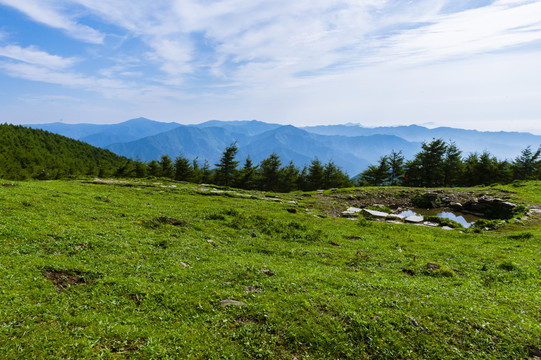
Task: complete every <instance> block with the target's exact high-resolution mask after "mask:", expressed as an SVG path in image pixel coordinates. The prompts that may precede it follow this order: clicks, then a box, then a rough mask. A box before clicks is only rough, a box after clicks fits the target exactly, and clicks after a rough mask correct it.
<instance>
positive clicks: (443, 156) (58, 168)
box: [0, 124, 541, 192]
mask: <svg viewBox="0 0 541 360" xmlns="http://www.w3.org/2000/svg"><path fill="white" fill-rule="evenodd" d="M237 152H238V147H237V144H236V143H233V144H231V145H229V146H227V147H226V148H225V150H224V151H223V153H222V156H221V158H220V161H219V162H218V163H217V164H213V166H212V167H211V164H209V163H208V161H204V162H202V163H201V162H200V161H198V159H197V158H196V159H194V160H189V159H187V158H186V157H184V156H182V154H179V155H178V156H177V157H176V158H175V159H171V158H170V157H169V156H168V155H162V156H161V158H160V160H152V161H150V162H144V161H140V160H132V159H128V158H125V157H122V156H118V155H116V154H114V153H112V152H111V151H109V150H104V149H100V148H97V147H94V146H91V145H89V144H86V143H84V142H81V141H77V140H73V139H70V138H67V137H65V136H61V135H57V134H53V133H50V132H48V131H44V130H38V129H31V128H27V127H24V126H20V125H10V124H0V178H5V179H14V180H24V179H28V178H32V179H61V178H66V177H81V176H98V177H127V178H146V177H163V178H168V179H172V180H178V181H189V182H193V183H212V184H216V185H222V186H230V187H236V188H242V189H248V190H263V191H275V192H289V191H294V190H302V191H313V190H318V189H329V188H341V187H350V186H366V185H371V186H387V185H401V186H418V187H454V186H474V185H490V184H493V183H509V182H512V181H514V180H530V179H541V147H540V148H539V149H538V150H537V151H533V150H532V149H531V147H527V148H525V149H524V150H523V151H522V152H521V154H520V155H519V156H517V157H516V158H515V159H514V160H513V161H507V160H503V161H502V160H498V159H497V158H496V157H494V156H492V155H491V154H490V153H488V152H486V151H485V152H483V153H481V154H478V153H473V154H469V155H467V156H463V154H462V151H461V150H459V149H458V148H457V146H456V145H455V144H454V143H453V142H445V141H443V140H442V139H434V140H432V141H431V142H428V143H427V142H425V143H423V144H422V146H421V151H420V152H418V153H417V154H416V155H415V156H414V158H413V159H412V160H406V159H405V158H404V156H403V155H402V152H401V151H399V152H396V151H392V152H391V154H389V155H386V156H382V157H381V158H380V159H379V161H378V162H377V163H376V164H373V165H370V166H369V167H368V168H367V169H366V170H365V171H363V172H362V173H361V174H359V175H358V176H357V177H355V178H354V179H351V178H350V177H349V176H348V174H346V173H345V172H344V171H342V170H341V168H340V167H338V166H337V165H336V164H335V163H334V162H332V161H329V162H327V163H325V164H324V163H322V162H321V161H319V160H318V159H317V158H315V159H313V160H312V161H311V162H310V164H309V165H306V166H304V167H302V168H299V167H297V166H296V165H295V164H294V163H293V162H289V163H287V164H283V163H282V161H281V160H280V157H279V156H278V155H277V154H275V153H273V154H270V155H269V156H268V157H267V158H266V159H264V160H262V161H261V162H260V163H259V164H254V162H253V161H252V160H251V159H250V157H248V158H246V159H245V160H244V163H243V164H242V165H240V164H239V161H238V160H237V159H236V155H237Z"/></svg>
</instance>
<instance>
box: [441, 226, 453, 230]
mask: <svg viewBox="0 0 541 360" xmlns="http://www.w3.org/2000/svg"><path fill="white" fill-rule="evenodd" d="M441 228H442V230H453V228H452V227H450V226H442V227H441Z"/></svg>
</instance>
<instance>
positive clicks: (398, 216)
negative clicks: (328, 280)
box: [387, 214, 406, 220]
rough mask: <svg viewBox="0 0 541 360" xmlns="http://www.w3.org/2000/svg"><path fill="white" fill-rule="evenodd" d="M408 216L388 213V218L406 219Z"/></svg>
mask: <svg viewBox="0 0 541 360" xmlns="http://www.w3.org/2000/svg"><path fill="white" fill-rule="evenodd" d="M405 218H406V217H405V216H404V215H398V214H389V215H387V220H404V219H405Z"/></svg>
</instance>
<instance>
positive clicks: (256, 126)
mask: <svg viewBox="0 0 541 360" xmlns="http://www.w3.org/2000/svg"><path fill="white" fill-rule="evenodd" d="M191 126H195V127H197V128H207V127H220V128H223V129H227V130H229V131H231V132H236V133H242V134H245V135H258V134H261V133H264V132H266V131H269V130H274V129H277V128H279V127H281V126H282V125H280V124H269V123H266V122H262V121H257V120H238V121H220V120H210V121H206V122H204V123H201V124H196V125H191Z"/></svg>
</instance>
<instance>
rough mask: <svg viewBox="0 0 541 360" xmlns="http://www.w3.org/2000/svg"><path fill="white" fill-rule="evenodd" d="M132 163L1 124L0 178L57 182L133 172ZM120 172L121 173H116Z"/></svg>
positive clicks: (59, 138)
mask: <svg viewBox="0 0 541 360" xmlns="http://www.w3.org/2000/svg"><path fill="white" fill-rule="evenodd" d="M132 167H133V163H132V162H131V161H128V159H126V158H125V157H121V156H118V155H115V154H113V153H112V152H110V151H108V150H103V149H99V148H96V147H94V146H91V145H88V144H86V143H84V142H81V141H77V140H73V139H70V138H67V137H64V136H61V135H56V134H52V133H50V132H47V131H43V130H36V129H30V128H27V127H24V126H18V125H9V124H0V178H5V179H15V180H21V179H28V178H34V179H59V178H65V177H76V176H101V175H113V174H115V173H117V172H119V171H120V172H119V173H120V174H124V173H129V174H131V173H132ZM119 169H120V170H119Z"/></svg>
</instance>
